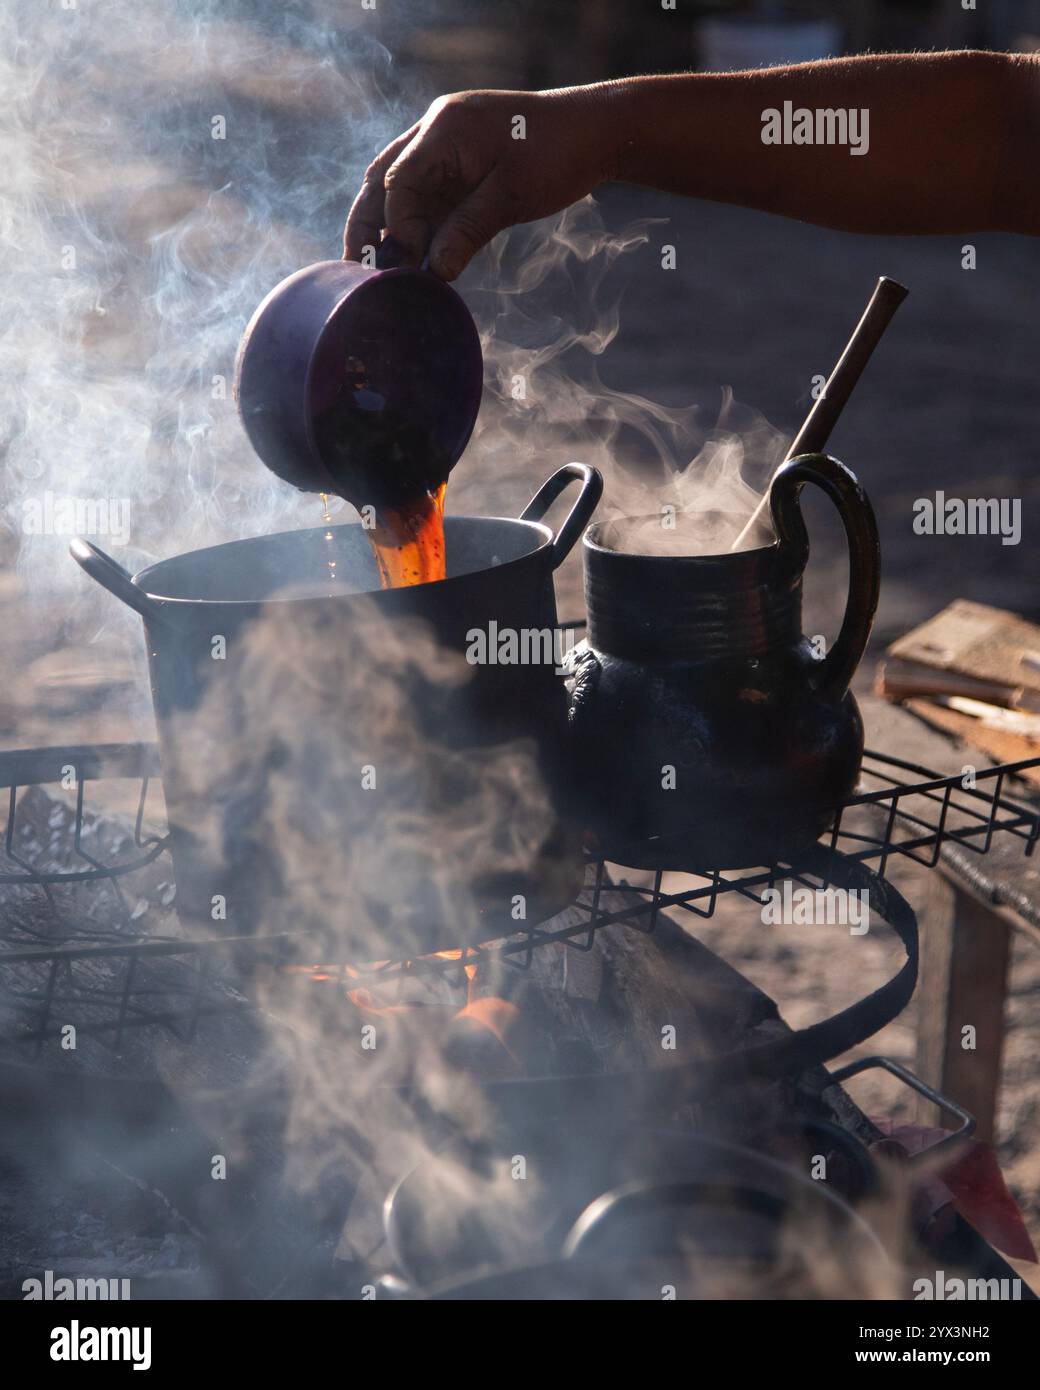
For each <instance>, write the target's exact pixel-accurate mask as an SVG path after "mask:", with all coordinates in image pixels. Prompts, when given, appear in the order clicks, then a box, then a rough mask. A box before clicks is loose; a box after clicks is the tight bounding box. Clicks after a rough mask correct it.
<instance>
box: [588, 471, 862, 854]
mask: <svg viewBox="0 0 1040 1390" xmlns="http://www.w3.org/2000/svg"><path fill="white" fill-rule="evenodd" d="M809 482H811V483H816V484H817V485H818V486H819V487H821V488H823V490H824V491H825V492H826V493H827V494H828V495H829V496H830V497H831V499H832V500H833V501H834V503H835V504H836V506H837V508H838V510H839V512H840V514H841V517H842V521H843V522H844V526H845V531H846V535H847V537H848V543H849V551H850V566H849V596H848V602H847V605H846V610H845V617H844V621H843V623H842V627H841V632H840V634H839V636H838V638H837V641H836V642H835V643H834V646H833V647H832V648H831V650H830V651H829V652H828V653H827V654H826V655H825V656H824V657H822V658H820V657H818V656H817V655H816V653H815V652H814V649H813V647H812V646H811V645H810V643H809V641H808V640H807V639H806V638H805V637H804V636H803V635H802V614H801V609H802V572H803V570H804V569H805V565H806V561H807V560H808V556H809V540H808V535H807V533H806V529H805V524H804V522H803V519H802V514H801V508H800V505H799V494H800V493H801V490H802V487H803V486H804V485H805V484H806V483H809ZM770 510H771V513H772V519H773V526H774V529H775V533H776V538H775V539H774V540H773V541H772V543H771V544H763V545H762V546H760V547H759V548H757V549H751V550H742V551H737V552H734V553H728V552H727V553H721V554H703V555H702V554H698V555H674V554H668V555H661V554H646V553H633V552H632V550H627V551H626V549H625V548H624V547H625V544H626V537H628V536H631V535H632V523H631V522H622V523H618V522H609V523H606V524H601V525H596V526H592V527H590V528H589V530H588V531H587V532H586V535H585V541H584V556H585V597H586V602H587V606H588V620H589V625H588V633H587V637H586V640H585V641H584V642H582V643H580V644H579V645H578V646H577V647H576V648H575V649H574V651H573V652H572V653H571V656H570V667H571V680H570V689H571V705H570V729H571V735H572V739H573V744H574V756H575V758H576V764H577V771H578V775H579V787H580V789H581V795H582V797H583V800H584V804H585V818H586V822H587V824H588V825H589V827H590V829H591V830H592V831H593V832H594V833H595V835H596V838H597V840H598V844H599V848H600V850H601V851H602V852H603V853H604V854H606V855H607V856H608V857H609V858H611V859H613V860H615V861H616V862H619V863H622V864H628V865H632V866H635V867H646V868H665V869H686V870H691V871H695V870H710V869H736V868H745V867H749V866H752V865H770V864H773V863H776V862H778V861H789V860H790V859H791V858H792V857H794V856H795V855H796V854H797V853H798V851H799V850H802V849H805V848H806V847H808V846H809V845H811V844H812V843H813V842H814V841H815V840H816V839H818V838H819V836H820V835H821V834H822V833H823V832H824V831H825V830H826V829H827V827H828V825H829V824H830V821H831V818H832V816H833V814H834V811H835V809H836V807H837V806H838V804H839V803H840V802H841V801H842V800H843V799H844V798H845V797H846V796H848V795H849V793H850V792H851V791H852V790H853V788H854V786H855V783H856V778H857V776H858V773H859V765H860V759H861V757H862V753H863V726H862V722H861V719H860V715H859V710H858V709H857V707H856V702H855V700H854V699H853V697H852V695H851V694H850V693H849V682H850V681H851V679H852V676H853V673H854V671H855V669H856V666H857V664H858V662H859V659H860V657H861V656H862V654H863V649H864V647H865V646H866V642H867V638H868V636H869V634H870V628H871V625H872V623H873V619H874V611H875V609H876V607H877V599H878V587H879V577H880V548H879V545H878V534H877V524H876V522H875V519H874V513H873V510H872V508H871V506H870V502H869V501H868V499H867V497H866V494H865V493H864V491H863V489H862V487H861V486H860V484H859V482H858V481H857V480H856V478H855V476H854V474H853V473H851V472H850V470H849V469H848V468H846V467H845V465H844V464H842V463H839V462H838V461H837V460H836V459H833V458H829V457H827V456H826V455H823V454H806V455H803V456H801V457H798V458H794V459H791V460H790V461H789V462H787V463H785V464H784V465H782V467H781V468H780V469H779V471H778V472H777V473H776V475H775V477H774V479H773V483H772V487H771V490H770ZM637 548H638V549H639V550H644V549H646V547H643V546H639V547H637Z"/></svg>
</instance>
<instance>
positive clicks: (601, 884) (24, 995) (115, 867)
mask: <svg viewBox="0 0 1040 1390" xmlns="http://www.w3.org/2000/svg"><path fill="white" fill-rule="evenodd" d="M1038 765H1040V758H1037V759H1030V760H1028V761H1023V762H1019V763H1014V764H1008V765H1005V766H1002V767H996V768H992V769H988V770H983V771H978V772H976V774H975V785H974V786H972V787H965V786H964V785H963V783H962V779H961V778H960V777H957V776H953V777H940V776H938V775H937V774H935V773H934V772H931V771H929V770H928V769H927V768H924V767H919V766H916V765H914V764H912V763H907V762H905V761H903V760H901V759H898V758H892V757H888V756H886V755H884V754H881V753H875V752H868V753H867V754H866V755H865V758H864V763H863V773H862V778H861V785H862V786H863V790H862V791H860V792H858V793H857V794H856V795H854V796H853V797H851V798H850V799H849V801H848V802H847V803H846V804H845V805H844V806H843V807H842V808H841V810H840V811H839V813H838V815H837V816H836V818H835V822H834V825H833V827H832V829H831V831H830V832H829V834H828V835H827V836H826V837H824V840H823V842H822V843H823V845H824V847H825V848H826V849H829V851H830V852H831V854H832V855H836V856H840V858H841V859H842V860H843V861H844V862H845V863H848V862H849V861H850V860H851V861H854V862H858V863H871V864H872V865H873V866H874V869H875V872H876V874H877V875H878V877H879V878H882V879H883V878H884V877H885V874H886V872H887V869H888V867H889V865H890V863H891V861H892V860H893V859H898V858H899V857H905V858H909V859H912V860H914V861H915V862H917V863H920V864H925V865H928V866H934V865H936V864H937V863H938V861H939V857H940V855H941V853H942V849H943V846H944V845H945V844H956V845H957V846H959V847H960V848H961V849H962V850H965V849H966V850H970V851H973V852H975V853H978V854H980V855H982V854H985V853H987V852H988V851H989V849H990V848H991V846H992V845H993V843H994V840H995V839H996V838H997V837H1006V838H1009V839H1011V840H1018V841H1020V842H1021V846H1022V851H1023V853H1024V854H1026V855H1030V854H1032V853H1033V851H1034V849H1035V847H1036V844H1037V841H1038V839H1040V809H1034V808H1031V807H1028V806H1026V805H1023V804H1021V803H1019V802H1017V801H1015V800H1013V799H1011V798H1010V797H1008V796H1006V795H1005V786H1006V784H1007V780H1008V778H1009V777H1011V776H1013V775H1014V774H1015V773H1016V772H1018V771H1020V770H1021V769H1023V768H1025V767H1031V766H1038ZM70 768H72V769H74V770H75V782H74V785H73V786H71V787H70V790H71V792H72V793H73V796H72V798H70V799H74V805H73V806H71V807H70V808H69V811H68V815H67V817H64V818H63V819H62V820H61V824H60V825H58V826H56V827H55V828H56V830H57V831H58V832H59V833H58V835H57V837H56V838H57V839H58V840H60V842H61V843H60V844H58V845H57V846H56V847H55V846H53V845H52V846H51V848H50V851H49V855H46V854H45V855H37V857H35V858H34V857H33V856H32V855H31V854H30V853H28V852H27V851H26V850H25V848H24V847H23V845H22V844H21V842H20V839H19V829H20V826H21V825H22V819H23V813H24V807H25V798H24V796H20V793H25V792H26V790H27V789H30V788H33V787H40V786H43V785H47V784H57V785H59V786H60V785H61V784H62V782H63V779H64V780H65V781H66V782H68V769H70ZM157 775H158V760H157V756H156V750H155V748H154V746H153V745H148V744H126V745H108V746H99V747H96V748H90V747H66V748H48V749H35V750H25V751H20V752H15V753H7V754H0V788H7V789H8V790H9V797H8V822H7V827H6V832H5V838H4V846H5V851H6V855H7V860H8V864H9V865H10V866H11V867H7V866H3V872H0V902H4V903H6V902H7V898H6V897H4V896H3V895H10V894H15V895H18V894H22V895H25V894H32V893H35V894H37V895H40V894H42V895H43V899H44V904H43V906H44V907H45V909H46V912H45V920H46V923H47V927H46V931H45V932H40V931H36V932H34V930H33V927H32V923H31V920H30V921H28V922H27V919H26V915H25V914H24V913H21V914H19V913H14V912H11V911H8V910H7V909H6V907H5V909H4V910H3V911H2V912H0V1046H4V1045H7V1046H9V1045H11V1044H19V1045H22V1046H24V1045H25V1044H27V1043H28V1044H32V1045H34V1046H35V1047H36V1048H37V1050H39V1049H40V1048H42V1047H43V1045H44V1044H45V1043H46V1042H47V1041H48V1040H49V1039H53V1038H56V1037H58V1036H60V1034H61V1030H62V1028H63V1027H64V1026H65V1025H67V1024H68V1023H70V1022H72V1023H74V1024H75V1025H76V1027H77V1029H79V1030H82V1031H84V1032H87V1033H89V1034H90V1035H91V1036H93V1037H96V1038H98V1039H100V1040H102V1041H104V1042H107V1043H109V1044H110V1045H111V1046H113V1047H115V1048H118V1047H119V1046H120V1043H121V1042H122V1040H123V1037H124V1035H125V1033H126V1031H127V1030H128V1029H131V1028H141V1027H148V1026H161V1027H164V1028H167V1029H169V1030H170V1031H171V1032H172V1033H174V1034H175V1036H177V1037H178V1038H181V1039H182V1040H190V1039H191V1038H192V1037H193V1036H194V1034H195V1031H196V1029H197V1028H198V1025H199V1022H200V1020H201V1019H202V1018H204V1017H207V1016H209V1015H212V1014H215V1013H226V1012H229V1011H233V1010H239V1009H242V1008H245V1007H248V1003H247V1001H246V999H245V998H244V997H243V996H242V995H241V994H239V993H238V991H237V990H236V989H234V988H233V987H230V988H229V985H228V980H229V978H233V977H231V976H230V971H229V966H230V960H231V957H232V955H233V954H234V955H236V958H237V959H239V960H240V959H241V956H240V955H239V954H238V953H241V952H246V953H253V954H256V955H257V956H258V957H259V956H260V955H261V954H263V955H264V956H265V957H266V958H271V957H272V954H273V957H274V958H277V953H278V950H279V948H280V947H282V946H284V945H286V944H288V943H290V942H292V943H294V944H295V945H296V947H297V950H298V945H299V942H300V938H299V937H294V936H291V935H289V934H286V935H282V936H266V937H260V938H227V937H218V938H212V939H206V940H186V939H184V938H183V937H180V936H179V935H178V932H177V930H176V926H175V923H174V920H173V916H172V912H171V913H170V917H169V928H170V929H169V930H166V931H164V930H157V929H156V925H155V923H154V921H153V920H152V916H153V915H152V914H143V915H140V916H139V914H138V912H137V911H136V910H134V909H132V908H131V906H130V903H129V901H128V897H127V892H126V891H125V889H127V888H130V887H131V886H132V885H133V884H134V882H135V880H136V879H137V878H138V877H139V876H140V875H141V874H142V873H143V872H145V871H147V870H148V869H149V867H150V866H153V865H155V864H156V862H157V861H160V860H161V859H162V858H163V857H164V850H165V847H166V841H165V837H164V836H162V835H160V834H158V833H146V831H145V825H146V821H147V818H148V800H149V787H150V785H151V784H152V783H153V782H154V780H155V779H156V778H157ZM114 779H124V780H128V781H129V782H130V784H131V787H132V788H133V790H134V797H135V798H136V808H137V809H136V813H135V814H134V816H133V831H132V834H128V835H126V836H124V837H123V840H124V841H125V842H126V843H124V844H123V845H122V846H121V848H120V851H119V852H118V853H116V854H113V855H110V856H109V857H108V858H107V860H106V859H105V858H103V857H102V852H101V842H102V841H103V840H104V836H102V835H100V833H99V827H100V826H103V824H104V821H103V817H102V816H101V814H100V813H99V812H96V811H95V810H93V809H92V805H91V801H92V798H91V791H92V784H95V783H100V782H106V781H110V780H114ZM54 838H55V836H52V840H53V839H54ZM87 840H92V841H93V843H92V844H91V847H90V848H89V849H88V848H87V847H86V845H85V841H87ZM56 858H57V859H59V860H61V861H62V862H61V863H60V864H59V865H58V866H57V867H55V859H56ZM826 862H827V861H826V859H825V860H824V863H826ZM650 878H651V880H652V882H650V883H648V884H642V885H640V884H633V883H630V882H628V881H627V880H625V879H621V880H620V881H618V880H617V879H616V878H613V877H611V876H610V875H609V874H608V866H607V864H606V863H605V862H604V861H603V860H595V859H592V860H590V861H589V864H588V868H587V876H586V887H585V890H584V892H583V893H582V894H581V896H580V897H579V898H578V900H577V901H576V902H575V904H574V905H573V906H572V907H571V908H570V909H569V910H568V912H567V913H565V914H562V915H561V916H560V917H557V918H554V919H552V921H551V922H548V923H539V924H535V925H533V926H531V927H529V928H525V929H524V930H523V931H521V932H519V933H517V934H516V935H515V936H511V937H510V938H508V939H507V940H500V941H495V942H490V943H487V944H485V945H483V946H478V947H468V948H466V949H465V950H464V951H460V952H458V953H450V954H449V953H444V952H442V953H439V954H438V955H437V956H430V957H423V958H421V959H417V960H411V961H396V962H380V963H377V964H363V963H362V964H352V965H346V964H340V965H323V966H322V967H321V968H322V972H323V973H324V974H326V975H328V974H331V975H332V976H333V977H334V978H335V977H336V976H337V973H338V975H339V977H341V979H342V982H343V984H344V986H345V987H351V988H354V987H357V986H358V985H359V984H361V983H372V984H376V983H378V984H388V983H390V982H392V981H394V980H395V979H397V980H404V979H405V978H406V977H407V976H408V975H409V974H414V973H417V972H428V973H436V974H438V975H440V976H443V977H446V978H448V979H449V980H452V979H455V980H457V981H458V982H459V983H462V982H463V981H464V979H465V972H466V969H467V967H471V966H472V965H474V964H478V963H479V962H480V961H481V960H482V959H483V960H488V959H490V958H492V957H495V958H497V959H500V960H503V961H504V962H506V963H508V964H510V965H512V966H514V967H515V968H517V969H524V968H527V967H529V966H530V964H531V961H532V959H533V956H534V952H535V951H536V950H538V949H539V948H541V947H543V946H546V945H550V944H553V943H565V944H566V945H567V946H569V947H571V948H573V949H575V950H585V951H587V950H591V949H592V947H593V945H594V943H595V938H596V933H597V932H598V931H600V930H602V929H603V928H604V927H607V926H612V925H615V924H617V923H624V924H625V925H626V926H629V927H634V928H636V929H637V930H639V931H643V932H651V931H653V929H654V927H655V925H656V923H657V919H658V916H659V914H660V913H661V912H662V911H663V910H680V911H683V912H688V913H691V914H693V915H695V916H698V917H710V916H711V915H712V914H713V913H714V911H715V908H716V906H717V904H718V901H719V899H720V897H721V896H722V895H723V894H725V893H733V892H735V893H739V894H741V895H742V896H743V897H745V898H748V899H750V900H751V901H753V902H755V903H757V904H759V905H761V903H762V901H763V896H762V895H763V893H764V891H765V890H766V889H768V888H772V887H773V886H774V884H775V883H777V882H778V881H780V880H783V879H791V880H793V881H795V882H797V883H800V884H804V885H806V886H808V887H812V888H826V887H828V886H829V877H828V874H827V871H826V869H824V870H823V872H822V873H821V872H818V871H816V870H815V869H814V871H813V872H809V871H807V870H806V869H805V868H804V866H799V865H797V864H793V865H785V864H774V865H770V866H764V867H762V868H761V869H758V870H754V871H751V872H741V873H739V874H727V873H723V872H722V871H714V872H710V873H706V874H699V875H697V876H696V877H694V878H693V879H692V880H691V881H690V882H689V883H684V884H683V886H682V887H681V888H678V889H676V890H675V891H665V889H664V887H663V881H664V875H663V874H662V873H661V872H658V873H656V874H652V875H650ZM171 879H172V874H171ZM607 887H609V888H610V890H611V902H612V907H611V908H610V910H607V909H606V908H605V907H604V906H603V905H602V898H603V894H604V891H605V889H606V888H607ZM66 890H74V892H75V894H76V901H75V903H74V904H73V905H72V907H71V908H70V906H69V904H67V903H64V904H62V903H59V902H58V897H57V895H58V893H59V891H60V892H65V891H66ZM106 893H107V897H103V896H102V895H103V894H106ZM619 898H620V899H621V900H622V903H623V905H622V906H620V907H619V906H616V905H613V904H617V902H618V899H619ZM163 925H165V923H164V924H163Z"/></svg>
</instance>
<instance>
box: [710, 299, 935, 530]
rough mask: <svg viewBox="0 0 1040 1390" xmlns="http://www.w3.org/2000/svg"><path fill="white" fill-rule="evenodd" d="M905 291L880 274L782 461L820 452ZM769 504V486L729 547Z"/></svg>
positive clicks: (748, 528)
mask: <svg viewBox="0 0 1040 1390" xmlns="http://www.w3.org/2000/svg"><path fill="white" fill-rule="evenodd" d="M908 294H909V290H908V289H907V288H906V286H905V285H901V284H900V283H899V282H898V280H890V279H889V278H888V276H887V275H882V277H881V279H880V280H879V281H878V282H877V285H876V286H875V289H874V293H873V294H872V295H871V296H870V303H869V304H868V305H867V307H866V308H865V309H864V310H863V317H862V318H861V319H860V321H859V323H857V324H856V329H855V332H854V333H853V335H852V337H851V338H850V339H849V341H848V343H847V344H846V346H845V351H844V352H843V353H842V354H841V356H840V357H839V358H838V361H837V364H836V366H835V368H834V370H833V371H832V372H831V374H830V376H829V377H828V378H827V384H826V386H824V388H823V392H822V394H821V395H820V396H819V397H818V398H817V400H816V401H814V403H813V408H812V410H810V411H809V414H808V415H807V416H806V417H805V423H804V424H803V425H802V428H801V429H800V430H799V431H798V433H797V435H796V436H795V440H794V443H793V444H792V445H791V447H790V448H789V449H788V451H787V453H786V454H785V455H784V463H786V462H787V461H788V459H793V458H797V457H798V455H799V454H819V453H822V452H823V449H824V446H825V445H826V443H827V440H828V439H829V438H830V434H831V430H832V429H833V428H834V426H835V425H836V424H837V422H838V417H839V415H840V414H841V412H842V411H843V410H844V409H845V404H846V402H847V401H848V399H849V397H850V396H851V395H852V392H853V390H854V389H855V386H856V382H857V381H859V379H860V376H861V375H862V372H863V368H864V367H865V366H866V365H867V363H868V362H869V361H870V356H871V353H872V352H873V351H874V349H875V348H876V347H877V345H878V343H879V342H880V341H881V335H882V334H883V333H884V331H885V329H886V328H887V327H888V325H889V324H890V323H891V321H892V315H893V314H894V313H895V311H896V310H897V309H898V308H899V306H900V304H902V302H903V300H904V299H905V298H906V296H907V295H908ZM769 481H770V486H772V479H770V480H769ZM768 505H769V487H767V488H766V490H765V492H764V493H763V494H762V498H761V501H760V502H759V504H758V506H757V507H756V508H755V510H754V511H753V512H752V514H751V517H750V519H749V521H748V523H747V525H746V526H745V527H744V529H743V530H742V531H741V533H740V535H739V536H738V537H737V538H736V540H735V541H734V542H733V544H732V545H731V546H730V550H739V549H740V547H741V545H742V544H743V543H744V541H745V539H746V538H747V537H748V536H749V535H750V534H751V532H752V531H753V530H754V529H755V526H756V525H757V524H758V522H759V520H760V519H761V517H762V514H763V512H764V511H765V510H766V508H767V507H768Z"/></svg>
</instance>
